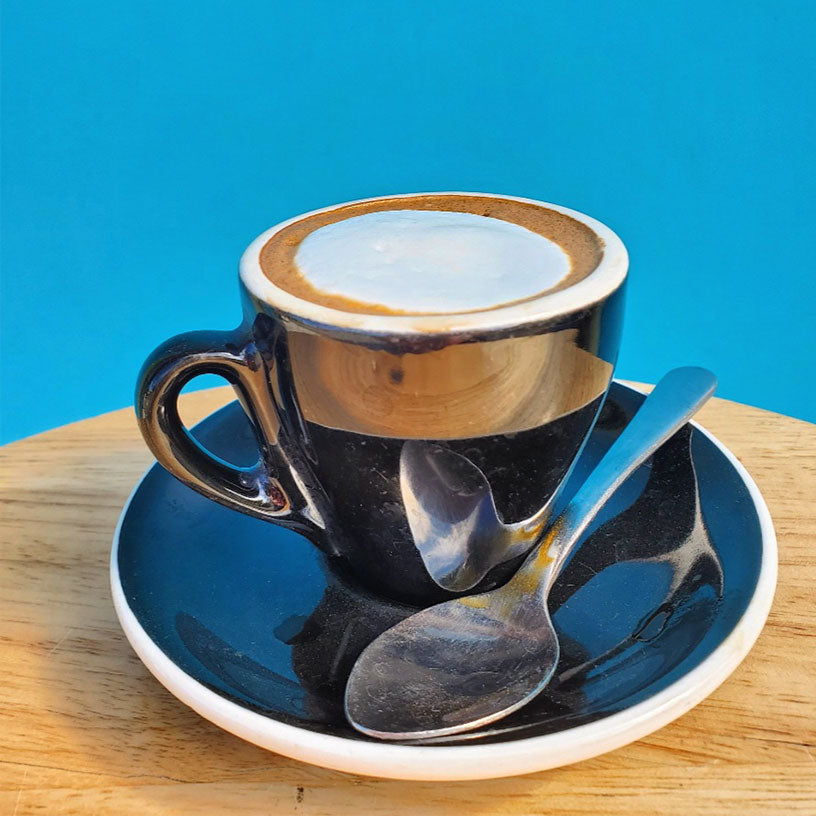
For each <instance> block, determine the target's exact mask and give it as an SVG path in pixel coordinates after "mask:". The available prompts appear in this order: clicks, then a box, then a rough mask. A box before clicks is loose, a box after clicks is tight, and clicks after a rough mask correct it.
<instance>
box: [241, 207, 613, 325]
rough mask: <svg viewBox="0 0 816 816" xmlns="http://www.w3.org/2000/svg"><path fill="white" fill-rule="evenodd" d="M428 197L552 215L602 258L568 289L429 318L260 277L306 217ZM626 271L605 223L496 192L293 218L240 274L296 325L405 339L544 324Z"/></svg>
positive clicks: (250, 252)
mask: <svg viewBox="0 0 816 816" xmlns="http://www.w3.org/2000/svg"><path fill="white" fill-rule="evenodd" d="M428 195H434V196H439V195H444V196H469V197H473V196H485V197H489V198H496V199H503V200H506V201H518V202H521V203H525V204H533V205H536V206H539V207H542V208H545V209H548V210H555V211H556V212H559V213H563V214H564V215H567V216H569V217H570V218H573V219H574V220H576V221H579V222H581V223H583V224H585V225H586V226H588V227H589V228H590V229H591V230H592V231H593V232H594V233H595V234H596V235H597V236H598V237H599V238H600V239H601V241H602V242H603V246H604V251H603V255H602V256H601V260H600V262H599V264H598V266H597V267H595V269H593V270H592V272H590V273H589V275H587V276H586V277H585V278H583V279H581V280H579V281H578V282H577V283H575V284H573V285H572V286H569V287H567V288H566V289H561V290H559V291H556V292H549V293H545V294H543V295H541V296H540V297H537V298H532V299H529V300H524V301H520V302H515V303H510V304H507V305H505V306H498V307H494V308H492V309H485V310H482V311H472V312H460V313H456V314H432V315H414V314H411V315H404V314H369V313H360V312H348V311H344V310H341V309H335V308H333V307H331V306H326V305H322V304H318V303H314V302H312V301H310V300H305V299H304V298H301V297H298V296H297V295H294V294H292V293H291V292H287V291H286V290H285V289H281V288H280V287H279V286H277V285H276V284H275V283H273V282H272V281H271V280H270V279H269V278H268V277H267V276H266V275H265V274H264V271H263V269H262V268H261V263H260V254H261V250H262V249H263V247H264V246H265V245H266V243H267V242H268V241H269V239H270V238H272V236H273V235H275V234H276V233H277V232H279V231H280V230H282V229H284V228H285V227H288V226H289V225H291V224H294V223H296V222H298V221H300V220H302V219H304V218H309V217H312V216H314V215H318V214H321V213H326V212H329V211H331V210H335V209H338V208H340V207H345V206H348V205H349V204H362V203H366V202H374V201H383V200H387V199H390V198H419V197H422V196H428ZM628 267H629V256H628V253H627V251H626V247H625V246H624V245H623V241H621V239H620V238H619V237H618V236H617V235H616V234H615V233H614V232H613V231H612V230H611V229H610V228H609V227H607V226H606V225H605V224H602V223H601V222H600V221H597V220H596V219H594V218H591V217H590V216H588V215H584V214H583V213H580V212H577V211H576V210H571V209H569V208H568V207H562V206H560V205H558V204H550V203H548V202H545V201H537V200H535V199H531V198H521V197H518V196H509V195H497V194H495V193H476V192H462V191H456V192H433V193H427V192H426V193H407V194H399V195H396V194H393V195H386V196H376V197H373V198H363V199H358V200H356V201H350V202H342V203H340V204H333V205H331V206H329V207H323V208H320V209H317V210H312V211H310V212H307V213H303V214H302V215H298V216H295V217H294V218H290V219H288V220H286V221H283V222H281V223H280V224H277V225H276V226H274V227H272V228H271V229H268V230H266V232H263V233H261V235H259V236H258V237H257V238H256V239H255V240H254V241H253V242H252V243H251V244H250V245H249V246H248V247H247V248H246V250H245V251H244V254H243V255H242V257H241V262H240V265H239V274H240V278H241V281H242V282H243V284H244V286H245V287H246V288H247V290H248V291H249V292H250V294H251V295H252V296H253V297H254V298H256V299H257V300H259V301H261V302H262V303H265V304H267V305H269V306H270V307H272V308H273V309H274V310H275V311H277V312H279V313H281V314H283V315H284V316H286V317H288V318H290V319H292V320H294V321H295V322H297V323H304V324H307V325H313V326H325V327H331V328H334V329H340V330H343V331H349V332H355V333H357V332H359V333H365V334H373V335H389V336H395V337H409V336H416V335H427V334H460V333H469V332H479V333H485V332H487V333H489V332H493V331H503V330H508V329H514V328H520V327H523V326H528V325H537V324H541V323H546V322H549V321H552V320H555V319H557V318H559V317H561V316H563V315H567V314H572V313H574V312H576V311H580V310H582V309H585V308H588V307H590V306H592V305H593V304H595V303H598V302H600V301H602V300H604V299H605V298H607V297H608V296H609V295H611V294H612V293H613V292H614V291H615V290H617V289H618V288H619V287H620V286H621V284H622V283H623V282H624V280H625V279H626V274H627V271H628Z"/></svg>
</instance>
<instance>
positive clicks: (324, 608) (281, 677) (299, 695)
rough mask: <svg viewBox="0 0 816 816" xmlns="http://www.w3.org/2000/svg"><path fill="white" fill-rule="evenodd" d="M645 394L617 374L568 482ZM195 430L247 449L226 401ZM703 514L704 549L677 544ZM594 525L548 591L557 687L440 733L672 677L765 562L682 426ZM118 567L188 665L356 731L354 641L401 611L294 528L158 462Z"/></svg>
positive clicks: (235, 454) (127, 589)
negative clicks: (221, 501)
mask: <svg viewBox="0 0 816 816" xmlns="http://www.w3.org/2000/svg"><path fill="white" fill-rule="evenodd" d="M641 399H642V397H641V396H640V395H638V394H637V393H636V392H633V391H631V390H630V389H627V388H624V387H623V386H619V385H614V386H613V389H612V392H611V396H610V399H609V400H608V401H607V404H606V406H605V408H604V410H603V412H602V416H601V419H600V420H599V423H598V425H597V426H596V429H595V431H594V432H593V434H592V437H591V439H590V442H589V444H588V445H587V447H586V449H585V451H584V453H583V455H582V458H581V460H579V463H578V466H577V467H576V469H575V472H574V474H573V479H575V480H577V481H575V482H572V485H573V486H574V485H576V484H577V483H578V482H579V481H580V480H581V479H582V478H583V474H585V473H586V472H587V470H588V469H589V468H590V467H591V466H592V463H593V462H594V461H595V460H597V458H598V457H599V456H600V454H601V452H602V451H603V450H605V448H606V447H607V446H608V445H609V444H610V443H611V440H612V439H613V438H614V437H615V436H616V435H617V434H618V433H619V432H620V429H621V428H622V427H623V425H624V424H625V423H626V421H627V419H628V417H629V416H630V415H631V413H632V412H633V411H634V409H635V407H636V406H637V405H638V404H639V401H640V400H641ZM198 435H199V436H200V438H201V439H202V440H203V441H204V442H205V443H206V444H207V445H209V446H211V447H212V448H213V449H214V450H215V451H216V452H219V453H221V454H222V455H224V456H227V457H228V458H230V459H231V460H233V461H241V460H243V461H245V462H249V461H251V459H252V458H253V456H254V451H255V448H254V445H255V442H254V439H253V436H252V432H251V429H250V427H249V425H248V423H247V421H246V419H245V416H244V414H243V413H242V412H241V411H240V409H239V407H238V406H237V405H232V406H229V407H227V408H225V409H223V410H222V411H220V412H218V413H217V414H215V415H213V416H212V417H211V418H210V419H208V420H206V421H205V422H204V423H202V425H201V426H199V429H198ZM571 490H572V487H570V486H569V485H568V488H567V491H566V493H569V492H570V491H571ZM700 519H702V520H704V522H705V525H706V528H707V530H708V534H709V541H710V544H711V546H710V548H709V549H706V550H701V549H699V548H694V547H691V546H690V545H689V544H688V542H689V541H694V540H696V537H695V536H693V535H690V534H691V532H692V531H693V529H694V528H695V525H698V524H699V523H700ZM587 535H588V537H589V538H588V540H587V541H586V542H585V543H584V544H583V546H582V547H581V549H580V550H578V552H577V553H576V555H575V556H574V557H573V558H572V560H571V561H570V562H569V563H568V564H567V566H566V568H565V570H564V572H563V573H562V575H561V576H560V578H559V580H558V581H557V582H556V583H555V585H554V587H553V590H552V595H551V598H550V606H551V609H552V610H553V622H554V624H555V627H556V630H557V632H558V636H559V640H560V642H561V651H562V654H561V661H560V663H559V666H558V668H557V670H556V674H555V677H554V679H553V682H552V683H551V684H550V686H549V687H548V688H547V689H546V691H545V692H544V693H543V694H542V695H541V696H540V697H539V698H537V699H536V700H535V701H534V702H533V703H531V704H530V705H528V706H527V707H525V708H524V709H522V710H521V711H519V712H516V713H515V714H513V715H511V716H510V717H508V718H507V719H506V720H504V721H502V722H501V723H500V724H498V725H496V726H493V727H491V728H488V729H485V730H484V731H482V732H474V733H473V734H470V735H467V736H465V737H462V736H454V737H447V738H441V739H440V740H439V742H440V743H446V744H448V743H451V742H454V743H455V742H472V741H474V740H478V741H506V740H512V739H517V738H520V737H529V736H535V735H540V734H547V733H553V732H557V731H561V730H563V729H565V728H570V727H572V726H575V725H579V724H582V723H587V722H592V721H594V720H598V719H601V718H603V717H605V716H607V715H610V714H613V713H615V712H618V711H622V710H624V709H626V708H628V707H629V706H632V705H634V704H636V703H638V702H641V701H643V700H645V699H647V698H649V697H650V696H652V695H654V694H656V693H658V692H659V691H661V690H662V689H665V688H667V687H668V686H669V685H670V684H671V683H672V682H674V681H675V680H677V679H679V678H680V677H682V676H683V675H685V674H686V673H687V672H689V671H690V670H691V669H693V668H694V667H695V666H697V665H699V664H700V663H701V661H702V660H704V659H705V657H706V656H708V655H709V654H711V652H712V651H713V650H714V649H715V648H716V647H717V646H718V645H720V644H721V643H722V641H723V640H724V638H725V637H726V636H727V635H728V634H729V633H730V632H731V631H732V629H733V628H734V626H735V625H736V623H737V621H738V620H739V619H740V617H741V615H742V613H743V612H744V611H745V609H746V607H747V604H748V602H749V600H750V598H751V596H752V593H753V589H754V586H755V584H756V580H757V576H758V573H759V568H760V560H761V556H762V536H761V530H760V525H759V520H758V517H757V513H756V510H755V507H754V504H753V502H752V500H751V497H750V495H749V493H748V490H747V488H746V486H745V483H744V482H743V481H742V480H741V478H740V477H739V475H738V474H737V473H736V471H735V470H734V467H733V466H732V465H731V463H730V462H729V461H728V460H727V458H726V457H725V456H724V454H723V453H722V452H721V451H720V450H719V449H718V448H717V446H716V445H715V444H714V443H713V442H712V441H711V440H709V439H708V438H707V437H705V436H704V435H703V434H701V433H699V432H696V431H692V430H691V429H690V428H688V429H686V430H684V431H682V432H681V433H680V434H678V435H677V436H676V437H674V439H673V440H671V441H670V442H669V443H668V444H667V445H666V446H665V447H664V448H663V449H661V451H660V452H659V453H658V454H657V455H656V456H655V457H654V459H653V460H652V462H650V463H647V464H646V465H644V466H642V467H641V468H640V469H639V470H638V471H637V472H636V473H635V474H634V475H633V476H632V477H631V478H630V479H629V480H628V481H627V482H626V483H625V484H624V485H623V486H622V487H621V488H620V490H619V491H618V493H616V495H615V497H614V498H613V500H612V501H611V502H610V504H609V505H608V506H607V508H605V510H604V511H603V512H602V513H601V515H600V516H599V518H598V519H597V521H596V523H595V524H594V525H593V526H592V528H591V529H590V530H589V531H588V533H587ZM118 565H119V571H120V576H121V583H122V587H123V590H124V593H125V597H126V600H127V603H128V605H129V607H130V609H131V610H132V611H133V613H134V614H135V616H136V618H137V619H138V621H139V623H140V624H141V626H142V627H143V628H144V630H145V631H146V632H147V634H148V635H149V637H150V638H151V640H152V641H153V642H155V643H156V644H157V645H158V646H159V647H160V648H161V649H162V650H163V651H164V652H165V654H167V655H168V656H169V657H171V659H172V660H173V661H174V663H175V664H176V665H177V666H179V667H180V668H181V669H182V670H183V671H185V672H186V673H187V674H188V675H189V676H190V677H192V678H194V679H195V680H197V681H198V682H200V683H201V684H203V685H204V686H206V687H207V688H210V689H211V690H213V691H214V692H216V693H217V694H218V695H221V696H223V697H224V698H226V699H229V700H232V701H234V702H237V703H238V704H239V705H241V706H244V707H246V708H248V709H250V710H253V711H257V712H260V713H262V714H264V715H265V716H267V717H271V718H273V719H275V720H278V721H281V722H285V723H290V724H293V725H298V726H300V727H302V728H306V729H309V730H311V731H315V732H319V733H328V734H335V735H339V736H343V737H347V738H349V739H353V740H358V739H366V738H365V737H363V736H362V735H359V734H357V732H355V731H353V729H351V727H350V726H348V725H347V723H346V721H345V718H344V717H343V711H342V699H343V689H344V686H345V680H346V677H347V675H348V673H349V671H350V670H351V666H352V664H353V662H354V660H355V659H356V657H357V655H358V654H359V653H360V651H362V649H363V648H364V647H365V646H366V645H367V644H368V643H369V642H370V641H371V640H372V639H373V638H374V637H376V636H377V635H378V634H380V632H382V631H384V630H385V629H386V628H388V627H390V626H392V625H394V624H395V623H397V622H398V621H399V620H401V619H402V617H404V616H405V615H406V614H408V613H409V612H410V611H412V608H411V607H407V606H401V605H398V604H393V603H390V602H387V601H384V600H382V599H377V598H374V597H373V596H371V595H369V594H367V593H366V592H365V591H363V590H361V589H360V588H359V587H357V586H355V585H353V584H351V583H350V582H348V581H347V580H345V579H343V578H341V577H340V576H339V575H338V574H337V573H335V572H334V571H333V570H332V569H331V568H330V567H329V565H328V563H327V561H326V560H325V559H324V558H323V556H321V555H320V554H319V553H318V552H317V551H316V550H315V549H314V547H312V546H310V545H309V544H308V542H306V540H305V539H303V538H301V537H300V536H298V535H297V534H295V533H293V532H291V531H286V530H281V529H279V528H275V527H273V526H270V525H267V524H264V523H263V522H261V521H259V520H257V519H252V518H250V517H248V516H245V515H243V514H239V513H235V512H232V511H229V510H226V509H225V508H223V507H220V506H218V505H214V504H213V503H211V502H208V501H206V500H205V499H203V498H202V497H200V496H199V495H197V494H196V493H194V492H192V491H191V490H189V489H188V488H186V487H184V486H183V485H181V484H180V483H179V482H177V481H176V480H174V479H173V478H172V477H170V476H169V475H168V474H167V473H166V472H165V471H163V470H162V469H161V468H158V467H154V468H153V469H152V471H151V472H150V473H149V474H148V475H147V477H146V478H145V480H144V481H143V483H142V485H141V486H140V488H139V490H138V491H137V492H136V494H135V496H134V498H133V501H132V503H131V505H130V507H129V509H128V512H127V514H126V516H125V518H124V521H123V524H122V529H121V535H120V539H119V551H118Z"/></svg>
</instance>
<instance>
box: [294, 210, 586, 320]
mask: <svg viewBox="0 0 816 816" xmlns="http://www.w3.org/2000/svg"><path fill="white" fill-rule="evenodd" d="M295 264H296V265H297V268H298V270H299V271H300V273H301V274H302V275H303V276H304V277H305V278H306V280H308V281H309V283H310V284H311V285H312V286H313V287H315V288H316V289H318V290H320V291H321V292H323V293H324V294H329V295H335V296H338V295H339V296H342V297H346V298H351V299H352V300H356V301H360V302H363V303H367V304H372V305H373V304H376V305H379V306H385V307H387V308H390V309H395V310H401V311H407V312H419V313H424V314H445V313H453V312H465V311H473V310H478V309H489V308H491V307H495V306H500V305H501V304H503V303H510V302H512V301H516V300H522V299H524V298H528V297H531V296H533V295H536V294H539V293H541V292H543V291H545V290H547V289H551V288H552V287H553V286H555V285H556V284H558V283H559V282H560V281H562V280H563V279H564V278H565V277H567V275H568V274H569V272H570V269H571V263H570V258H569V256H568V255H567V254H566V253H565V252H564V250H563V249H561V247H560V246H559V245H558V244H556V243H555V242H553V241H550V240H548V239H547V238H544V237H543V236H542V235H539V234H538V233H535V232H532V231H531V230H528V229H526V228H525V227H521V226H519V225H518V224H512V223H510V222H508V221H502V220H500V219H498V218H489V217H487V216H483V215H473V214H471V213H463V212H441V211H436V210H390V211H384V212H370V213H365V214H364V215H358V216H355V217H353V218H347V219H345V220H344V221H338V222H336V223H334V224H328V225H326V226H325V227H321V228H319V229H317V230H315V231H314V232H312V233H310V234H309V235H307V236H306V238H305V239H304V240H303V241H302V242H301V244H300V246H299V247H298V250H297V254H296V255H295Z"/></svg>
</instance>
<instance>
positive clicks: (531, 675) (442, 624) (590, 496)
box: [345, 367, 717, 739]
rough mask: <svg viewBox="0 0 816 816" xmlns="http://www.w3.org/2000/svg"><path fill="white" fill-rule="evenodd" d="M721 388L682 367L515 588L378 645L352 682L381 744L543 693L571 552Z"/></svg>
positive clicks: (485, 715)
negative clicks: (556, 603)
mask: <svg viewBox="0 0 816 816" xmlns="http://www.w3.org/2000/svg"><path fill="white" fill-rule="evenodd" d="M716 385H717V380H716V378H715V376H714V375H713V374H712V373H711V372H710V371H707V370H706V369H703V368H693V367H688V368H676V369H674V370H673V371H670V372H669V373H668V374H666V375H665V376H664V377H663V379H662V380H661V381H660V382H659V383H658V384H657V385H656V386H655V388H654V390H653V391H652V393H651V394H650V395H649V396H648V397H647V398H646V399H645V401H644V402H643V404H642V405H641V407H640V409H639V410H638V411H637V413H636V414H635V416H634V417H633V418H632V420H631V422H630V423H629V424H628V425H627V426H626V428H624V430H623V432H622V433H621V434H620V436H619V437H618V438H617V439H616V440H615V442H614V443H613V444H612V446H611V447H610V448H609V450H608V451H607V452H606V454H605V455H604V457H603V458H602V459H601V461H600V462H599V463H598V465H597V466H596V467H595V469H594V470H593V471H592V473H591V474H590V476H589V477H588V478H587V480H586V481H585V482H584V483H583V484H582V485H581V487H580V488H579V489H578V491H577V493H576V494H575V496H574V497H573V498H572V500H571V501H570V502H569V504H568V505H567V506H566V508H565V509H564V510H563V511H562V512H561V514H560V515H559V516H558V517H557V518H556V519H555V521H554V522H553V524H552V525H551V527H550V528H549V530H548V531H547V533H546V534H545V536H544V538H543V539H542V541H541V542H540V543H539V544H538V546H537V547H535V549H534V550H533V551H532V552H531V553H530V554H529V555H528V556H527V558H526V559H525V561H524V562H523V564H522V565H521V567H520V568H519V570H518V572H517V573H516V574H515V576H514V577H513V578H512V579H511V580H510V581H509V582H508V583H507V584H505V585H504V586H502V587H500V588H499V589H494V590H492V591H490V592H485V593H482V594H479V595H471V596H468V597H464V598H457V599H456V600H453V601H448V602H446V603H443V604H438V605H437V606H432V607H429V608H428V609H425V610H423V611H421V612H418V613H417V614H415V615H411V616H410V617H408V618H406V619H405V620H403V621H402V622H400V623H398V624H397V625H396V626H394V627H392V628H391V629H388V630H387V631H385V632H384V633H383V634H382V635H380V636H379V637H378V638H376V639H375V640H374V641H373V642H372V643H371V644H370V645H369V646H367V647H366V649H365V650H364V651H363V652H362V654H361V655H360V657H359V658H358V659H357V662H356V663H355V665H354V668H353V669H352V672H351V675H350V677H349V680H348V684H347V686H346V696H345V709H346V717H347V718H348V720H349V722H350V723H351V724H352V725H353V726H354V727H355V728H356V729H357V730H358V731H362V732H363V733H364V734H368V735H370V736H374V737H379V738H381V739H422V738H427V737H438V736H445V735H448V734H457V733H460V732H463V731H469V730H471V729H473V728H478V727H479V726H482V725H486V724H487V723H491V722H494V721H496V720H498V719H501V718H502V717H505V716H507V715H508V714H510V713H511V712H513V711H516V710H517V709H519V708H521V707H522V706H523V705H525V704H526V703H528V702H529V701H530V700H532V699H533V698H534V697H535V696H536V695H537V694H538V693H539V692H540V691H541V690H542V689H543V688H544V687H545V686H546V685H547V683H548V682H549V681H550V678H551V677H552V675H553V673H554V672H555V668H556V665H557V663H558V657H559V645H558V637H557V636H556V633H555V629H554V628H553V625H552V621H551V620H550V614H549V610H548V608H547V598H548V595H549V591H550V588H551V586H552V585H553V583H554V581H555V578H556V577H557V575H558V573H559V571H560V569H561V567H562V566H563V565H564V562H565V560H566V558H567V556H568V555H569V553H570V552H571V551H572V549H573V548H574V547H575V545H576V544H577V543H578V542H579V540H580V539H581V536H582V534H583V533H584V532H585V530H586V529H587V527H588V526H589V524H590V523H591V522H592V520H593V519H594V518H595V516H596V515H597V513H598V511H599V510H600V509H601V508H602V507H603V505H604V504H605V503H606V501H607V500H608V499H609V497H610V496H611V495H612V493H614V491H615V490H616V489H617V488H618V487H619V486H620V485H621V483H622V482H623V481H624V480H625V479H626V478H627V477H628V476H629V475H630V474H631V473H632V472H633V471H634V470H635V469H636V468H637V467H638V466H639V465H641V464H642V463H643V462H644V461H645V460H646V459H647V458H648V457H649V456H650V455H651V454H652V453H654V451H655V450H657V448H658V447H660V445H662V444H663V443H664V442H665V441H666V440H667V439H669V438H670V437H671V436H672V435H673V434H674V433H675V432H676V431H677V430H679V429H680V428H681V427H682V426H683V425H684V424H685V423H686V422H687V421H688V419H689V418H690V417H691V416H692V415H693V414H694V413H695V412H696V411H697V410H698V409H699V408H700V406H701V405H703V404H704V403H705V402H706V401H707V400H708V398H709V397H710V396H711V395H712V394H713V393H714V389H715V388H716Z"/></svg>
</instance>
